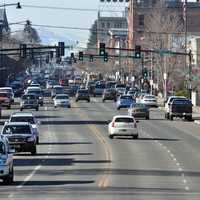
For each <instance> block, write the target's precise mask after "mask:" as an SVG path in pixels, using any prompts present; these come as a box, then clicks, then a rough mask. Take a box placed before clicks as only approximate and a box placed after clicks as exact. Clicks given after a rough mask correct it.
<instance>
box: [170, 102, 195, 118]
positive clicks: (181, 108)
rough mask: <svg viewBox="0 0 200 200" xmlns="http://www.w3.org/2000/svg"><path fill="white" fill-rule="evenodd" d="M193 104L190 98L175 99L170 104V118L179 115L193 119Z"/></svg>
mask: <svg viewBox="0 0 200 200" xmlns="http://www.w3.org/2000/svg"><path fill="white" fill-rule="evenodd" d="M192 106H193V105H192V102H191V101H190V100H189V99H174V100H173V101H172V103H171V104H170V105H169V119H170V120H173V118H174V117H179V118H184V119H186V120H188V121H192Z"/></svg>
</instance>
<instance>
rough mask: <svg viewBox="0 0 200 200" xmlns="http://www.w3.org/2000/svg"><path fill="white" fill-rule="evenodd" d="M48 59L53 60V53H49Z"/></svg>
mask: <svg viewBox="0 0 200 200" xmlns="http://www.w3.org/2000/svg"><path fill="white" fill-rule="evenodd" d="M50 59H53V51H50Z"/></svg>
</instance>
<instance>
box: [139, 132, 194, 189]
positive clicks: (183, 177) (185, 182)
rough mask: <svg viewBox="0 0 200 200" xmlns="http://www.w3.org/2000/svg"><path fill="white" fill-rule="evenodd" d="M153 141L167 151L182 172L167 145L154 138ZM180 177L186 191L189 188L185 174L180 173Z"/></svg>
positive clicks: (146, 134)
mask: <svg viewBox="0 0 200 200" xmlns="http://www.w3.org/2000/svg"><path fill="white" fill-rule="evenodd" d="M141 132H142V134H143V135H145V136H148V137H152V136H151V135H150V134H148V133H146V132H144V131H142V130H141ZM155 143H156V144H158V145H159V146H160V147H162V148H163V149H164V150H165V151H166V152H167V154H168V155H169V156H170V158H171V159H172V161H174V162H175V165H176V166H177V167H178V171H180V172H182V171H183V169H182V168H181V164H180V163H179V162H178V161H177V159H176V157H175V155H174V154H173V153H172V152H171V151H170V150H169V149H168V148H167V146H165V145H163V144H162V143H161V142H158V140H155ZM181 177H182V182H183V184H184V185H185V186H184V189H185V190H186V191H189V190H190V188H189V186H188V185H187V183H188V182H187V180H186V178H185V174H184V173H182V174H181Z"/></svg>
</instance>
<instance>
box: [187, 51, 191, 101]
mask: <svg viewBox="0 0 200 200" xmlns="http://www.w3.org/2000/svg"><path fill="white" fill-rule="evenodd" d="M188 91H189V98H190V99H192V51H191V49H190V51H189V77H188Z"/></svg>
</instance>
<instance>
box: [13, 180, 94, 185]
mask: <svg viewBox="0 0 200 200" xmlns="http://www.w3.org/2000/svg"><path fill="white" fill-rule="evenodd" d="M94 182H95V181H93V180H77V181H76V180H66V181H64V180H44V181H32V180H31V181H28V182H27V183H26V184H25V186H34V185H38V186H52V185H55V186H56V185H74V184H77V185H79V184H92V183H94ZM22 183H23V182H21V181H16V182H15V183H14V185H20V184H22Z"/></svg>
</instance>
